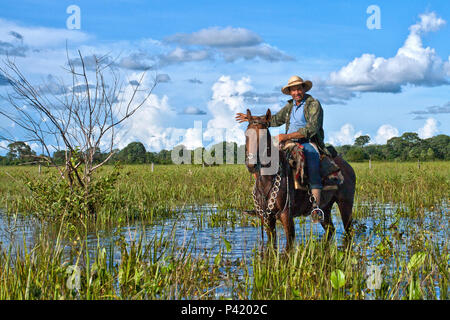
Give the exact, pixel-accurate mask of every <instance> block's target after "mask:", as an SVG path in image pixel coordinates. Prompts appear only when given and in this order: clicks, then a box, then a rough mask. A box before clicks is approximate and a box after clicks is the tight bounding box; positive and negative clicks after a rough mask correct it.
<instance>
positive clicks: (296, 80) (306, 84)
mask: <svg viewBox="0 0 450 320" xmlns="http://www.w3.org/2000/svg"><path fill="white" fill-rule="evenodd" d="M298 85H303V88H305V92H307V91H309V90H311V88H312V82H311V81H309V80H306V81H303V79H302V78H300V77H299V76H292V77H290V78H289V81H288V84H287V85H286V86H284V87H283V89H281V92H283V93H284V94H287V95H289V94H290V93H289V88H290V87H294V86H298Z"/></svg>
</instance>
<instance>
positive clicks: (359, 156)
mask: <svg viewBox="0 0 450 320" xmlns="http://www.w3.org/2000/svg"><path fill="white" fill-rule="evenodd" d="M345 157H346V159H347V160H349V161H363V160H366V159H369V155H368V154H367V153H365V152H364V150H363V148H361V147H352V148H351V149H350V150H349V151H348V152H347V153H346V155H345Z"/></svg>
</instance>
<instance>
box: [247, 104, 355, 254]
mask: <svg viewBox="0 0 450 320" xmlns="http://www.w3.org/2000/svg"><path fill="white" fill-rule="evenodd" d="M270 118H271V112H270V109H268V110H267V113H266V115H265V116H252V115H251V112H250V110H248V109H247V119H248V122H249V124H248V127H247V130H246V132H245V135H246V141H245V164H246V167H247V169H248V170H249V172H250V173H253V174H254V176H255V178H256V181H255V186H254V189H253V199H254V202H255V207H256V208H255V209H256V210H254V211H246V213H248V214H251V215H258V216H260V218H261V223H262V225H264V226H265V229H266V233H267V236H268V238H269V241H271V242H272V244H273V245H275V239H276V229H275V225H276V221H277V219H278V220H279V221H280V222H281V223H282V225H283V228H284V231H285V234H286V240H287V243H286V249H289V248H290V247H291V245H292V243H293V241H294V240H295V228H294V217H298V216H308V215H309V214H310V213H311V211H312V202H311V201H310V195H309V194H308V192H306V191H303V190H298V189H297V190H296V189H295V188H294V181H293V177H292V174H290V172H291V171H290V169H289V163H288V162H287V160H286V154H285V152H284V151H282V150H281V148H276V147H274V145H273V143H272V138H271V136H270V132H269V130H268V127H269V121H270ZM250 131H252V132H250ZM251 133H252V134H251ZM261 137H262V138H263V139H264V137H266V139H267V140H266V141H260V138H261ZM261 144H262V145H263V147H262V148H261V149H262V150H260V146H261ZM249 150H250V151H252V152H250V151H249ZM273 150H275V152H278V159H279V162H278V164H279V165H278V170H277V171H276V172H271V173H269V174H265V173H264V172H263V173H262V171H264V170H265V169H267V168H268V166H271V169H273V165H274V163H271V162H267V161H266V163H263V162H262V161H261V158H264V159H273V158H274V157H272V151H273ZM255 152H257V154H255ZM260 155H262V157H261V156H260ZM333 160H334V161H335V162H336V164H337V165H338V166H339V168H340V169H341V173H342V175H343V176H344V182H343V184H341V185H339V186H338V188H337V190H323V191H322V195H321V200H320V204H319V207H320V209H322V211H323V219H322V220H321V221H320V223H321V225H322V227H323V228H324V230H325V232H326V234H327V239H330V238H331V237H332V235H333V234H334V231H335V228H334V226H333V222H332V220H331V208H332V207H333V204H334V203H335V202H337V204H338V206H339V211H340V213H341V217H342V222H343V224H344V229H345V231H346V238H347V239H349V238H351V225H352V208H353V198H354V195H355V184H356V176H355V172H354V170H353V168H352V167H351V166H350V165H349V164H348V163H347V162H346V161H345V160H344V159H342V157H340V156H337V157H335V158H334V159H333ZM306 165H307V164H306ZM272 171H273V170H272ZM266 172H267V170H266Z"/></svg>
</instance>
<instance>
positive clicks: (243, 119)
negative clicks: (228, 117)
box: [235, 112, 248, 123]
mask: <svg viewBox="0 0 450 320" xmlns="http://www.w3.org/2000/svg"><path fill="white" fill-rule="evenodd" d="M235 119H236V121H237V122H239V123H242V122H246V121H248V117H247V115H246V114H243V113H239V112H238V113H236V118H235Z"/></svg>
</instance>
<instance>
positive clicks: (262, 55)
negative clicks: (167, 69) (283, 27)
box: [161, 27, 294, 63]
mask: <svg viewBox="0 0 450 320" xmlns="http://www.w3.org/2000/svg"><path fill="white" fill-rule="evenodd" d="M165 42H166V43H176V44H178V45H179V46H182V47H184V48H182V47H178V48H177V49H175V50H174V51H173V52H172V53H170V54H168V55H167V56H162V57H161V60H162V62H163V63H164V62H166V63H167V62H169V63H177V62H184V61H198V60H206V59H212V58H213V57H215V56H220V57H223V59H224V60H225V61H226V62H233V61H236V60H238V59H245V60H250V59H255V58H259V59H262V60H266V61H270V62H274V61H280V60H294V59H293V58H292V57H290V56H288V55H287V54H285V53H283V52H282V51H280V50H278V49H277V48H275V47H273V46H271V45H269V44H267V43H264V42H263V40H262V38H261V37H260V36H259V35H258V34H256V33H255V32H253V31H251V30H248V29H245V28H233V27H226V28H220V27H210V28H206V29H201V30H199V31H196V32H193V33H178V34H175V35H173V36H170V37H167V38H166V39H165ZM192 46H196V47H201V48H202V49H201V50H193V49H187V47H192ZM193 54H195V58H196V59H195V60H194V59H192V57H191V56H192V55H193Z"/></svg>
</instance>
